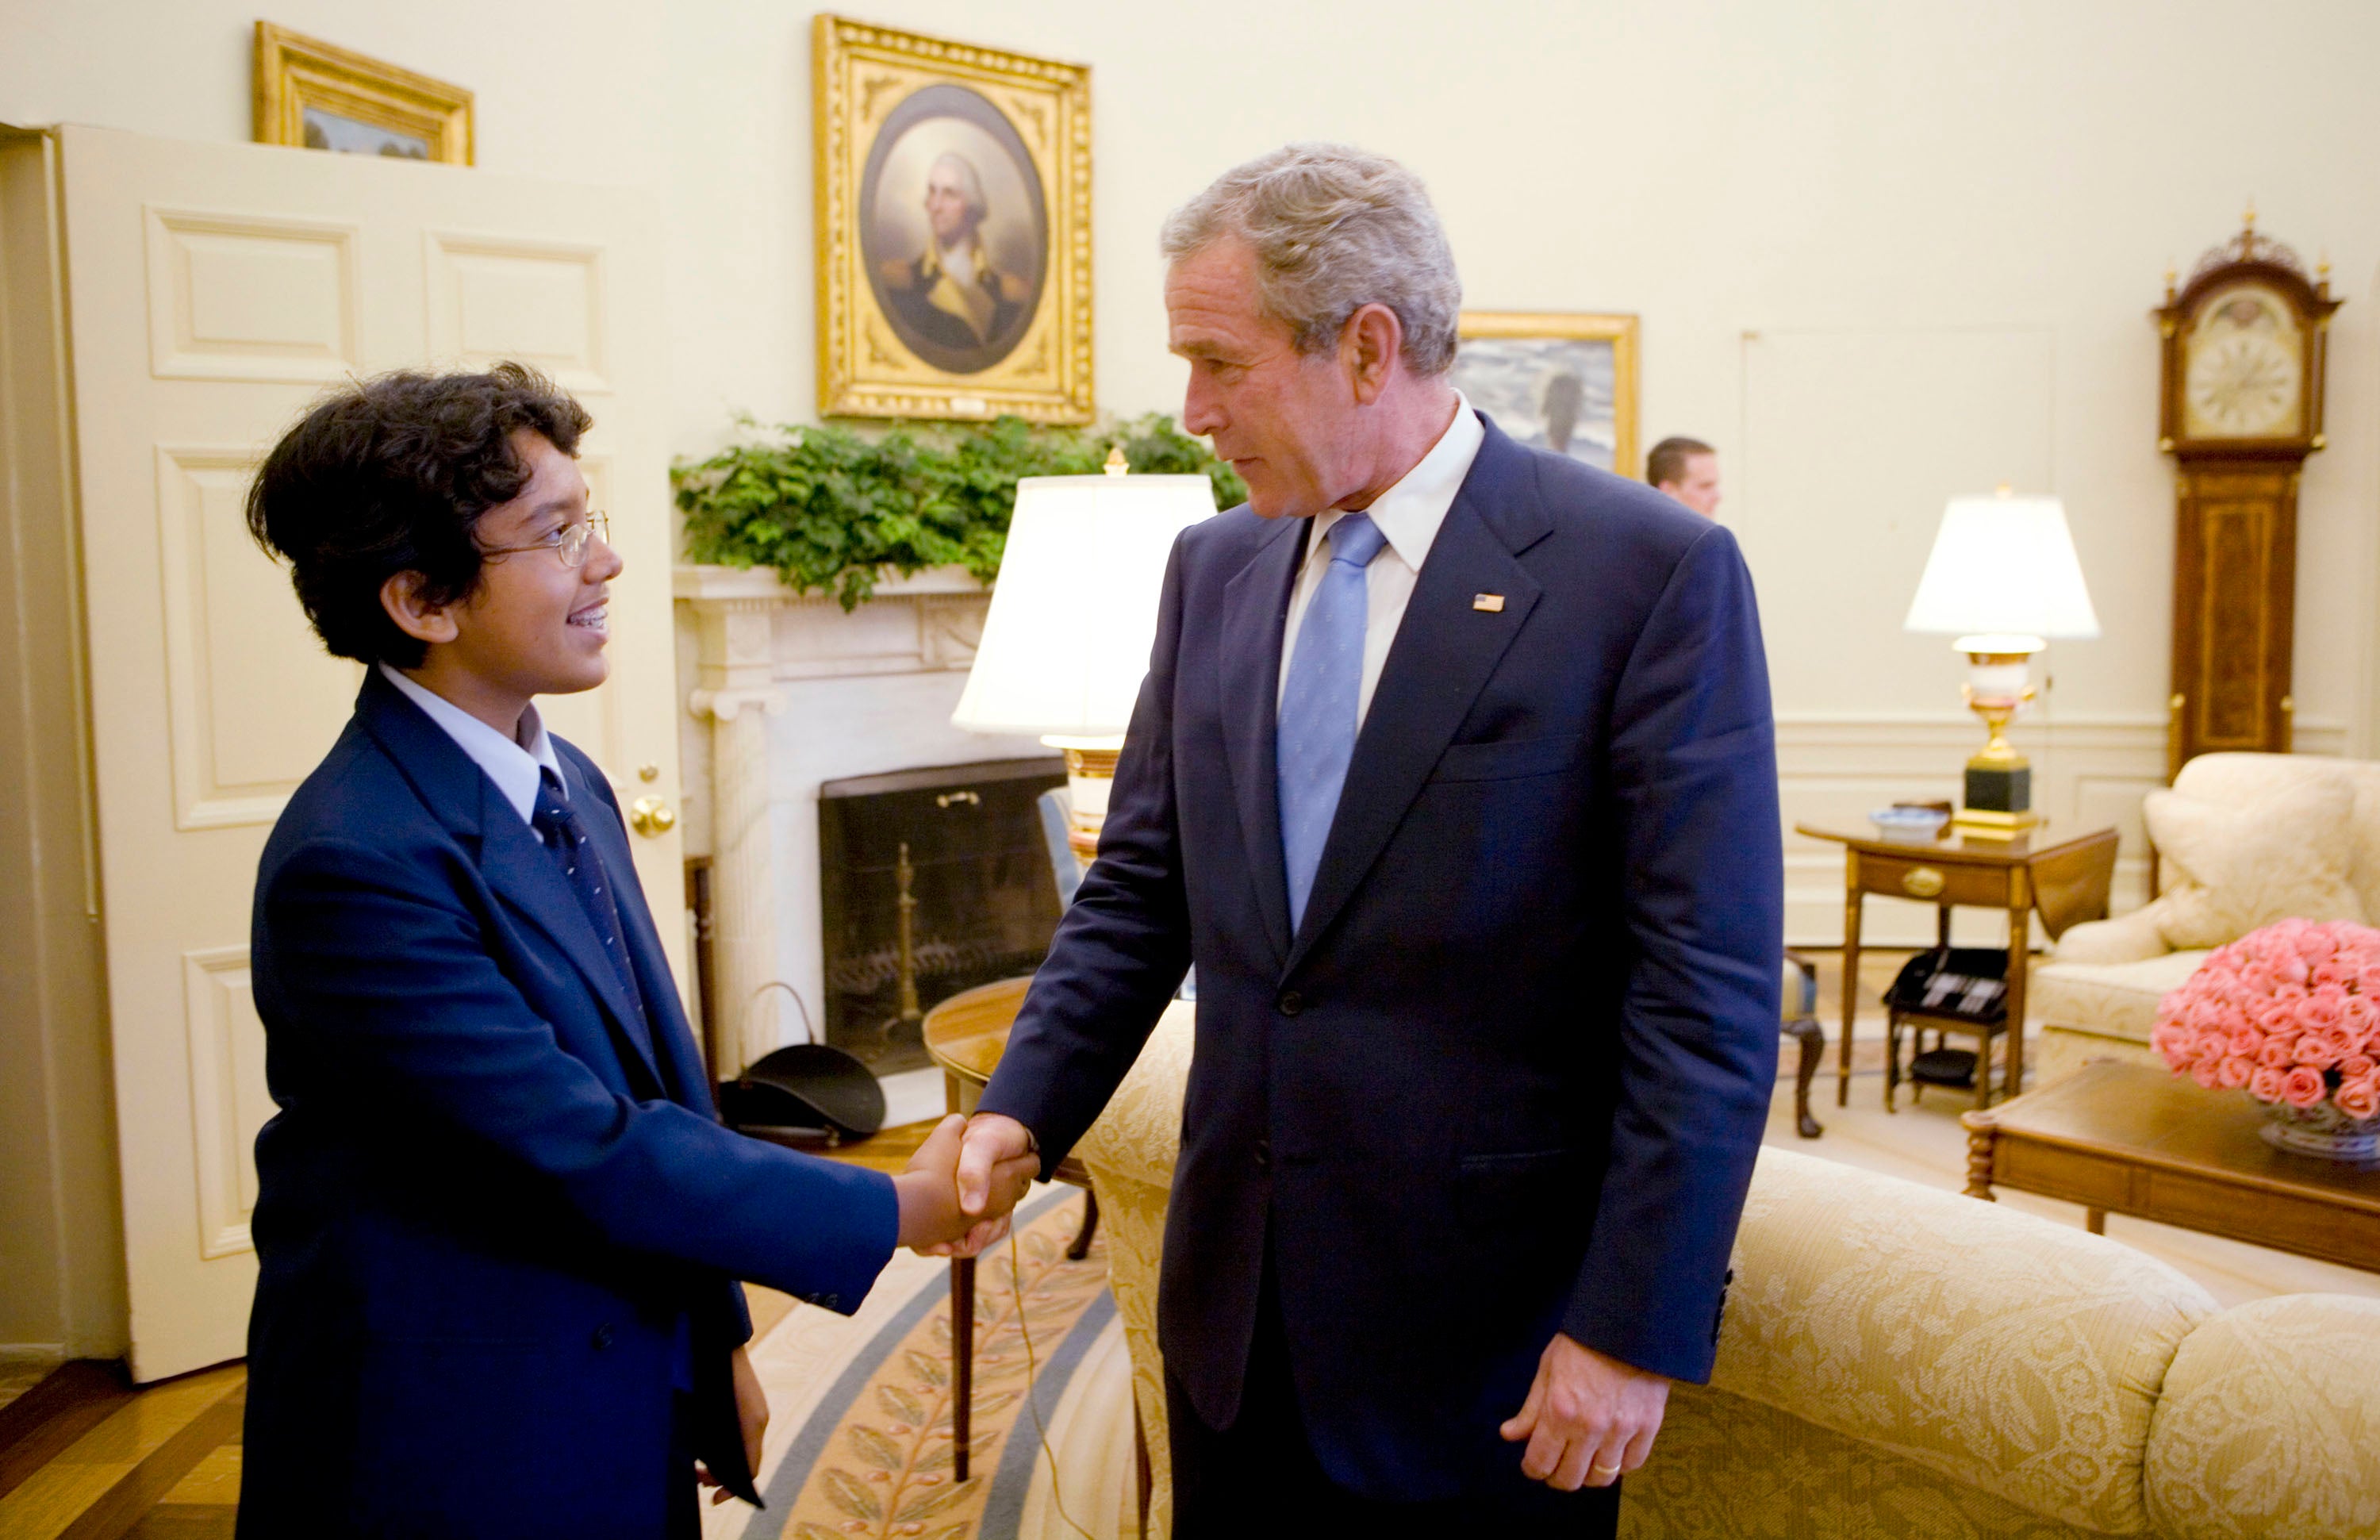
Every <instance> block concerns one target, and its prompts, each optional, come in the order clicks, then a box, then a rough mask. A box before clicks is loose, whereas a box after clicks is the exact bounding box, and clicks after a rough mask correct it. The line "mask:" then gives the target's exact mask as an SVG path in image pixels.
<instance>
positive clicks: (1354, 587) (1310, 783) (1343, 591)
mask: <svg viewBox="0 0 2380 1540" xmlns="http://www.w3.org/2000/svg"><path fill="white" fill-rule="evenodd" d="M1328 539H1329V540H1330V565H1329V566H1328V567H1326V568H1324V569H1323V573H1322V581H1321V583H1320V584H1319V585H1318V586H1317V587H1316V588H1315V590H1314V598H1313V599H1312V600H1310V601H1309V602H1308V603H1307V604H1306V607H1305V622H1304V623H1303V624H1301V625H1300V626H1299V627H1298V631H1297V650H1296V651H1295V652H1293V653H1292V654H1291V655H1290V661H1289V683H1288V685H1286V686H1285V687H1284V688H1283V689H1282V691H1281V721H1280V724H1279V726H1278V727H1277V728H1276V730H1275V731H1276V734H1277V736H1276V738H1275V740H1274V743H1275V748H1276V751H1277V752H1276V756H1275V758H1276V761H1277V768H1276V770H1275V772H1274V773H1275V775H1276V777H1277V781H1278V784H1279V788H1280V793H1281V857H1282V865H1283V866H1285V867H1287V868H1288V873H1289V928H1290V930H1291V931H1292V932H1293V933H1294V932H1295V931H1296V929H1297V928H1298V927H1299V926H1300V925H1302V924H1304V923H1305V901H1306V899H1307V898H1308V897H1309V896H1311V895H1312V893H1313V891H1314V872H1315V868H1316V867H1319V866H1320V865H1321V864H1322V845H1323V842H1324V841H1326V840H1328V839H1329V838H1330V820H1331V819H1332V818H1333V817H1334V816H1335V815H1336V814H1337V813H1338V811H1339V791H1340V788H1341V787H1342V786H1343V785H1345V784H1346V782H1347V762H1348V761H1349V760H1350V759H1352V758H1354V755H1355V708H1356V703H1357V702H1358V701H1359V700H1361V699H1362V697H1363V693H1364V628H1365V624H1366V622H1367V621H1368V619H1369V618H1370V608H1371V606H1370V604H1369V602H1368V597H1369V596H1368V591H1367V589H1366V584H1365V575H1364V569H1365V568H1366V567H1367V566H1369V565H1371V564H1372V558H1373V557H1375V556H1378V554H1379V553H1380V547H1381V546H1383V545H1385V544H1387V543H1388V537H1387V536H1386V535H1383V534H1381V533H1380V529H1379V526H1378V525H1376V524H1374V523H1373V522H1372V520H1371V517H1370V515H1366V514H1349V515H1346V516H1344V517H1343V518H1342V519H1340V521H1339V522H1338V523H1336V524H1334V525H1332V526H1331V527H1330V535H1329V537H1328Z"/></svg>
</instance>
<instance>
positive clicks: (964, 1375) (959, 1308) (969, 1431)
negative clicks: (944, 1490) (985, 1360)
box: [951, 1256, 975, 1481]
mask: <svg viewBox="0 0 2380 1540" xmlns="http://www.w3.org/2000/svg"><path fill="white" fill-rule="evenodd" d="M974 1392H975V1258H974V1257H972V1256H960V1257H953V1259H952V1261H951V1398H952V1400H951V1446H952V1455H951V1459H952V1478H953V1480H956V1481H965V1480H966V1478H967V1444H968V1441H969V1440H970V1439H971V1438H972V1437H974V1433H975V1428H974V1422H975V1418H974V1416H973V1413H974V1411H975V1394H974Z"/></svg>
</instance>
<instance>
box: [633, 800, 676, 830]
mask: <svg viewBox="0 0 2380 1540" xmlns="http://www.w3.org/2000/svg"><path fill="white" fill-rule="evenodd" d="M628 827H629V828H631V829H634V830H635V831H637V833H639V834H642V835H643V836H644V837H645V838H647V839H649V840H655V839H659V838H660V837H661V836H662V835H663V834H666V833H668V832H669V831H671V830H673V829H675V828H676V827H677V809H676V808H674V807H672V806H670V805H669V804H668V803H666V802H663V801H662V799H661V798H659V797H657V796H640V797H638V798H637V800H636V801H634V802H631V803H630V804H628Z"/></svg>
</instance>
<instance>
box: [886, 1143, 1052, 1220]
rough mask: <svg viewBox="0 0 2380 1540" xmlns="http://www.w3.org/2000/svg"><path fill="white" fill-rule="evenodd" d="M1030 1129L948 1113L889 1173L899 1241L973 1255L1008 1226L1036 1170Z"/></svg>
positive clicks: (1037, 1163)
mask: <svg viewBox="0 0 2380 1540" xmlns="http://www.w3.org/2000/svg"><path fill="white" fill-rule="evenodd" d="M1040 1170H1041V1156H1040V1152H1039V1151H1038V1149H1036V1148H1035V1146H1034V1143H1033V1135H1032V1134H1030V1133H1028V1132H1027V1131H1026V1127H1025V1125H1024V1124H1023V1123H1021V1122H1017V1121H1016V1120H1015V1119H1014V1118H1006V1117H1002V1116H1001V1115H1000V1114H998V1113H987V1114H980V1115H978V1116H977V1117H976V1118H974V1119H972V1120H969V1119H967V1118H964V1117H961V1116H960V1115H959V1114H958V1113H956V1112H953V1113H952V1114H951V1115H950V1116H949V1117H946V1118H944V1119H943V1120H942V1121H941V1124H940V1125H939V1126H938V1127H936V1128H935V1130H934V1132H933V1133H932V1134H929V1135H928V1136H927V1139H926V1142H925V1143H924V1144H923V1145H920V1146H917V1154H916V1155H915V1156H913V1157H911V1158H910V1160H909V1164H908V1166H907V1167H906V1168H905V1170H903V1171H902V1172H901V1174H900V1175H898V1176H896V1177H894V1178H893V1179H892V1189H893V1192H894V1194H896V1196H897V1197H898V1199H899V1202H900V1207H901V1235H900V1241H899V1243H900V1244H901V1245H905V1246H907V1247H908V1248H910V1249H911V1250H912V1251H915V1252H917V1254H918V1255H922V1256H974V1255H977V1254H978V1253H980V1252H981V1251H983V1249H984V1248H985V1247H987V1246H990V1245H991V1244H992V1243H995V1242H997V1241H998V1240H999V1239H1000V1238H1001V1237H1002V1236H1003V1235H1005V1234H1007V1233H1008V1217H1009V1214H1010V1213H1011V1212H1012V1211H1013V1210H1014V1208H1015V1207H1016V1206H1017V1204H1018V1203H1019V1202H1020V1201H1022V1200H1023V1198H1024V1196H1025V1194H1026V1189H1027V1188H1029V1187H1031V1186H1032V1185H1033V1179H1034V1178H1035V1177H1036V1176H1038V1174H1040Z"/></svg>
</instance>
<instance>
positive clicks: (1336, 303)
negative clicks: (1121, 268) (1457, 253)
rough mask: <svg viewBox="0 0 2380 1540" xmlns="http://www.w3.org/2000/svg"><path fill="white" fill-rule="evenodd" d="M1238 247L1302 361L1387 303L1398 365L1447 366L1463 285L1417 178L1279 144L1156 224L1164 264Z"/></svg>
mask: <svg viewBox="0 0 2380 1540" xmlns="http://www.w3.org/2000/svg"><path fill="white" fill-rule="evenodd" d="M1233 237H1236V238H1238V239H1240V240H1244V241H1245V242H1247V244H1248V246H1249V247H1250V249H1253V250H1254V251H1255V253H1256V259H1257V304H1258V305H1259V306H1260V307H1261V308H1262V309H1263V311H1264V313H1265V314H1267V315H1270V316H1272V317H1274V318H1275V319H1277V320H1280V321H1286V322H1288V323H1289V326H1290V328H1291V329H1292V330H1293V332H1295V333H1296V334H1297V349H1298V351H1299V352H1301V353H1318V352H1321V351H1322V350H1323V349H1325V348H1328V347H1331V346H1336V345H1337V343H1338V341H1339V333H1340V331H1341V329H1342V327H1344V326H1345V325H1346V324H1347V318H1348V317H1349V316H1352V315H1354V313H1355V312H1356V311H1357V310H1358V309H1362V308H1363V307H1364V306H1366V305H1373V304H1378V305H1386V306H1387V307H1388V308H1389V309H1391V310H1394V311H1395V312H1396V316H1397V321H1399V322H1400V323H1401V324H1402V325H1403V328H1404V349H1403V351H1404V359H1405V367H1407V368H1408V369H1411V370H1413V371H1414V372H1415V374H1420V375H1425V376H1427V375H1438V374H1443V373H1445V372H1446V371H1447V370H1448V369H1450V368H1451V367H1452V366H1453V363H1454V344H1455V325H1456V321H1457V319H1458V317H1459V316H1460V315H1461V312H1462V309H1463V281H1462V280H1461V279H1459V278H1457V277H1456V276H1455V273H1454V254H1453V252H1452V251H1451V250H1450V249H1448V248H1447V244H1446V232H1445V230H1444V229H1443V228H1441V227H1440V226H1439V223H1438V212H1437V211H1436V210H1434V209H1432V208H1431V207H1430V204H1429V194H1428V193H1427V191H1425V190H1424V189H1423V188H1422V185H1421V178H1420V177H1418V176H1415V175H1414V174H1413V173H1412V172H1410V171H1407V170H1406V169H1405V168H1404V167H1403V166H1401V165H1399V164H1397V163H1396V162H1394V161H1392V160H1390V159H1389V158H1388V157H1387V156H1385V155H1374V154H1370V153H1367V152H1365V151H1361V150H1357V149H1354V148H1353V147H1352V146H1349V145H1343V144H1290V145H1284V146H1282V147H1281V149H1279V150H1276V151H1273V152H1271V153H1270V154H1267V155H1259V156H1257V158H1256V159H1255V160H1253V161H1249V162H1248V163H1246V164H1245V165H1237V166H1233V168H1232V169H1231V170H1229V171H1227V172H1225V173H1223V174H1222V175H1221V176H1218V177H1217V178H1215V180H1214V183H1213V184H1212V185H1211V186H1209V187H1208V188H1207V190H1206V191H1204V192H1202V193H1200V194H1199V195H1198V196H1197V197H1196V198H1193V199H1192V200H1190V201H1189V202H1187V203H1184V204H1183V205H1182V207H1180V208H1178V209H1176V210H1174V211H1173V212H1172V214H1170V215H1168V216H1167V217H1166V221H1165V226H1164V228H1163V230H1162V231H1160V234H1159V236H1158V248H1159V249H1160V251H1161V252H1162V253H1163V255H1164V257H1165V260H1166V261H1169V262H1178V261H1181V260H1182V259H1184V257H1188V256H1191V255H1193V254H1195V253H1196V252H1199V251H1203V250H1205V249H1207V248H1208V247H1209V246H1212V245H1213V244H1214V243H1215V242H1216V241H1218V240H1223V239H1228V238H1233Z"/></svg>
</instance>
